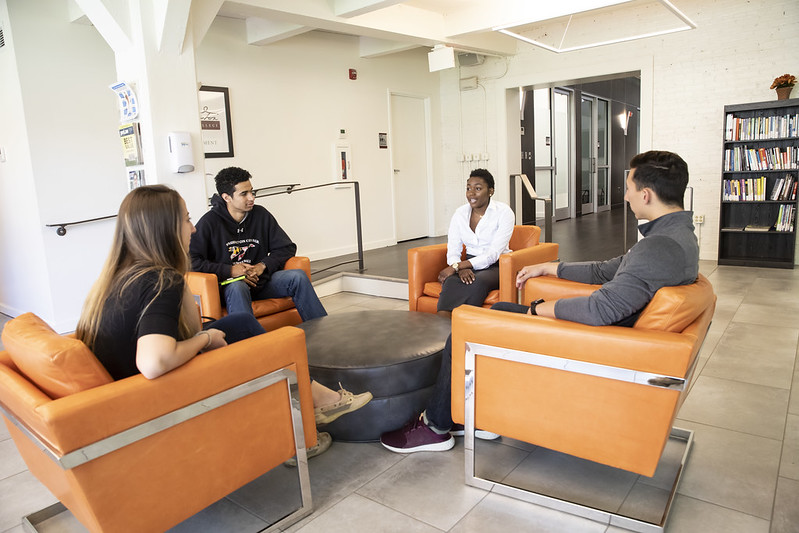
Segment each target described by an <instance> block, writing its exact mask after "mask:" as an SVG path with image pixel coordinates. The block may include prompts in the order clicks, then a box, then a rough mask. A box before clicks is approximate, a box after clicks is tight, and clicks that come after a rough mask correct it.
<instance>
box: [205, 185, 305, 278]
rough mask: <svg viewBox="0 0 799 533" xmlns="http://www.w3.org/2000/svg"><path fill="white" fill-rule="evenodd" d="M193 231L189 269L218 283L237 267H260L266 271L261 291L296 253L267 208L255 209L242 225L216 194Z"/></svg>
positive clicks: (248, 214) (294, 247) (293, 245)
mask: <svg viewBox="0 0 799 533" xmlns="http://www.w3.org/2000/svg"><path fill="white" fill-rule="evenodd" d="M196 228H197V232H196V233H194V234H193V235H192V236H191V243H190V244H189V256H190V257H191V268H192V270H194V271H195V272H207V273H211V274H216V277H217V278H219V281H222V280H225V279H227V278H229V277H230V270H231V268H232V267H233V265H235V264H236V263H247V264H250V265H257V264H258V263H263V264H264V265H265V266H266V270H264V273H263V274H262V275H261V277H260V279H259V280H258V284H257V286H258V287H259V288H260V287H263V286H264V285H265V284H266V283H267V282H268V281H269V278H270V277H271V276H272V274H273V273H274V272H277V271H278V270H281V269H282V268H283V266H284V265H285V264H286V261H288V260H289V258H291V257H294V254H295V253H296V252H297V245H296V244H294V243H293V242H292V241H291V239H290V238H289V236H288V235H287V234H286V232H285V231H283V228H281V227H280V225H279V224H278V223H277V220H276V219H275V217H274V216H273V215H272V213H270V212H269V211H267V210H266V208H264V207H262V206H260V205H255V206H253V208H252V211H250V212H249V213H247V216H245V217H244V219H243V220H242V221H241V222H236V221H235V220H234V219H233V217H231V216H230V213H229V212H228V210H227V204H226V203H225V200H223V199H222V197H220V196H219V195H218V194H214V196H213V197H212V198H211V210H210V211H208V212H207V213H206V214H204V215H203V216H202V217H201V218H200V220H199V221H198V222H197V224H196Z"/></svg>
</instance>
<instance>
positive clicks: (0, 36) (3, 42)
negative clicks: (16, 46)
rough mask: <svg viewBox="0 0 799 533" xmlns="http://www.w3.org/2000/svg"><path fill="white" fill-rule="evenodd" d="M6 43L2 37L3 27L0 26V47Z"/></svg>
mask: <svg viewBox="0 0 799 533" xmlns="http://www.w3.org/2000/svg"><path fill="white" fill-rule="evenodd" d="M5 45H6V39H5V37H3V27H2V26H0V48H2V47H4V46H5Z"/></svg>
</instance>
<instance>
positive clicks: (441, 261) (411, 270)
mask: <svg viewBox="0 0 799 533" xmlns="http://www.w3.org/2000/svg"><path fill="white" fill-rule="evenodd" d="M446 266H447V244H446V243H442V244H432V245H430V246H421V247H419V248H411V249H410V250H408V307H409V308H410V309H411V310H412V311H416V300H418V299H419V297H420V296H422V294H424V284H425V283H427V282H429V281H436V280H437V279H438V273H439V272H441V271H442V270H443V269H444V268H446Z"/></svg>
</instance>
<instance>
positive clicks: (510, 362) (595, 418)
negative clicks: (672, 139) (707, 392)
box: [452, 275, 716, 531]
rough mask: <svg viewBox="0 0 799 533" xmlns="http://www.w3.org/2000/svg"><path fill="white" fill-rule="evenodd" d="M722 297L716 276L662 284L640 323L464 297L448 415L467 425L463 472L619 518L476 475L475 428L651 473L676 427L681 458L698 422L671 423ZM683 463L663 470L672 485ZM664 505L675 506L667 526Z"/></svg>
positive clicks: (557, 284)
mask: <svg viewBox="0 0 799 533" xmlns="http://www.w3.org/2000/svg"><path fill="white" fill-rule="evenodd" d="M598 287H599V286H598V285H584V284H581V283H574V282H570V281H565V280H561V279H557V278H554V277H542V278H533V279H530V280H528V282H527V283H526V284H525V287H524V289H523V297H524V300H525V301H530V300H535V299H538V298H544V299H546V300H548V301H549V300H556V299H559V298H563V297H574V296H584V295H587V294H590V293H591V292H592V291H594V290H596V289H597V288H598ZM715 303H716V297H715V295H714V294H713V287H712V286H711V285H710V283H709V282H708V280H707V279H706V278H705V277H704V276H702V275H699V277H698V279H697V281H696V282H695V283H693V284H691V285H684V286H679V287H664V288H662V289H660V290H659V291H658V292H657V293H656V294H655V296H654V298H653V299H652V301H651V302H650V303H649V305H648V306H647V307H646V308H644V310H643V311H642V313H641V315H640V317H639V318H638V320H637V322H636V323H635V325H634V326H633V327H632V328H627V327H620V326H599V327H597V326H587V325H584V324H578V323H575V322H569V321H566V320H558V319H553V318H546V317H539V316H530V315H525V314H517V313H508V312H502V311H495V310H488V309H482V308H478V307H473V306H461V307H459V308H457V309H456V310H455V311H454V312H453V315H452V356H453V359H452V418H453V420H454V421H455V422H457V423H462V424H464V425H465V426H466V428H467V431H466V435H467V439H466V441H465V446H466V482H467V483H468V484H470V485H473V486H477V487H481V488H485V489H491V490H496V491H498V492H500V493H502V494H506V495H509V496H514V497H519V498H522V499H529V501H535V502H537V503H540V504H542V505H546V506H550V507H554V508H558V509H561V510H567V511H568V512H573V513H574V514H581V515H582V516H587V517H593V518H594V519H597V520H600V521H604V520H612V519H611V518H608V517H607V516H603V519H599V518H596V516H597V514H596V512H595V511H596V509H591V511H590V513H587V514H582V513H583V510H584V509H585V507H581V506H579V505H577V504H575V503H573V502H564V501H560V500H558V499H553V498H552V497H549V496H548V495H545V497H544V498H540V496H541V495H540V494H539V493H536V492H532V493H530V492H529V491H525V490H520V489H519V487H513V486H510V485H505V484H504V483H503V482H501V481H500V482H496V481H488V480H486V479H482V478H480V477H478V476H476V475H475V469H474V452H475V448H474V437H473V436H470V435H471V433H470V431H471V430H473V428H475V427H479V428H481V429H483V430H488V431H492V432H495V433H499V434H500V435H503V436H507V437H511V438H514V439H518V440H521V441H525V442H528V443H532V444H535V445H538V446H542V447H544V448H548V449H550V450H554V451H557V452H561V453H565V454H569V455H572V456H576V457H579V458H582V459H587V460H589V461H593V462H595V463H601V464H604V465H609V466H611V467H614V468H618V469H622V470H627V471H629V472H634V473H637V474H641V475H643V476H650V477H651V476H653V475H654V473H655V470H656V469H657V467H658V463H659V461H660V460H661V455H662V454H663V451H664V447H665V445H666V442H667V441H668V440H669V437H670V435H672V434H673V436H674V437H675V438H679V439H681V440H682V441H684V442H686V444H685V455H684V456H683V458H682V461H683V462H684V460H685V456H687V453H688V449H689V448H690V443H691V440H692V433H691V432H690V431H687V430H680V429H676V428H675V429H673V428H672V424H673V421H674V419H675V417H676V415H677V411H678V409H679V407H680V405H681V403H682V400H683V398H684V396H685V395H686V394H687V391H688V387H689V383H690V380H691V378H692V375H693V370H694V367H695V365H696V362H697V354H698V352H699V350H700V348H701V346H702V342H703V340H704V338H705V335H706V333H707V330H708V327H709V326H710V321H711V318H712V317H713V312H714V310H715ZM669 457H670V459H671V456H669ZM682 466H683V465H682V464H678V465H676V467H675V468H666V469H664V472H668V473H666V474H665V476H669V475H674V476H676V477H675V479H673V480H671V478H668V479H670V480H671V481H672V482H673V485H672V490H673V491H676V487H677V482H678V481H679V475H680V473H681V472H682ZM659 472H660V471H659ZM664 479H665V478H664ZM664 479H660V480H659V482H660V483H665V481H664ZM668 502H669V503H670V502H671V499H669V500H668ZM669 503H667V504H666V505H667V506H668V504H669ZM578 508H579V509H578ZM607 514H608V515H611V516H619V515H616V514H615V513H607ZM667 514H668V507H666V510H665V514H664V515H663V522H662V523H661V526H660V527H662V526H663V524H664V523H665V516H666V515H667ZM643 530H644V529H642V531H643ZM646 530H647V531H648V530H649V529H646Z"/></svg>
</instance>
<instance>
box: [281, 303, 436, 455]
mask: <svg viewBox="0 0 799 533" xmlns="http://www.w3.org/2000/svg"><path fill="white" fill-rule="evenodd" d="M297 327H299V328H302V329H303V330H305V342H306V345H307V347H308V365H309V367H310V372H311V378H312V379H315V380H316V381H318V382H319V383H321V384H322V385H325V386H327V387H330V388H331V389H333V390H338V389H339V382H341V385H342V386H343V387H344V388H345V389H347V390H349V391H351V392H353V393H355V394H358V393H361V392H365V391H370V392H371V393H372V395H373V396H374V398H373V399H372V401H371V402H369V403H368V404H367V405H365V406H364V407H362V408H361V409H359V410H357V411H355V412H354V413H350V414H347V415H344V416H342V417H340V418H339V419H338V420H335V421H333V422H332V423H330V424H327V425H325V426H320V430H321V431H327V432H329V433H330V435H332V436H333V438H334V439H336V440H342V441H350V442H367V441H375V440H378V439H380V435H381V434H383V433H385V432H386V431H391V430H393V429H397V428H399V427H400V426H402V425H403V424H404V423H405V422H407V421H408V420H410V418H411V417H412V416H414V415H416V414H419V413H420V412H421V411H422V410H423V409H424V406H425V403H426V402H427V399H428V398H429V396H430V394H431V393H432V391H433V386H434V385H435V383H436V378H437V376H438V370H439V368H440V365H441V351H442V350H443V349H444V343H445V342H446V340H447V337H448V336H449V334H450V321H449V320H448V319H446V318H443V317H440V316H438V315H433V314H430V313H418V312H415V311H377V310H376V311H356V312H352V313H340V314H336V315H331V316H326V317H322V318H315V319H313V320H309V321H307V322H304V323H302V324H300V325H299V326H297Z"/></svg>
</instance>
